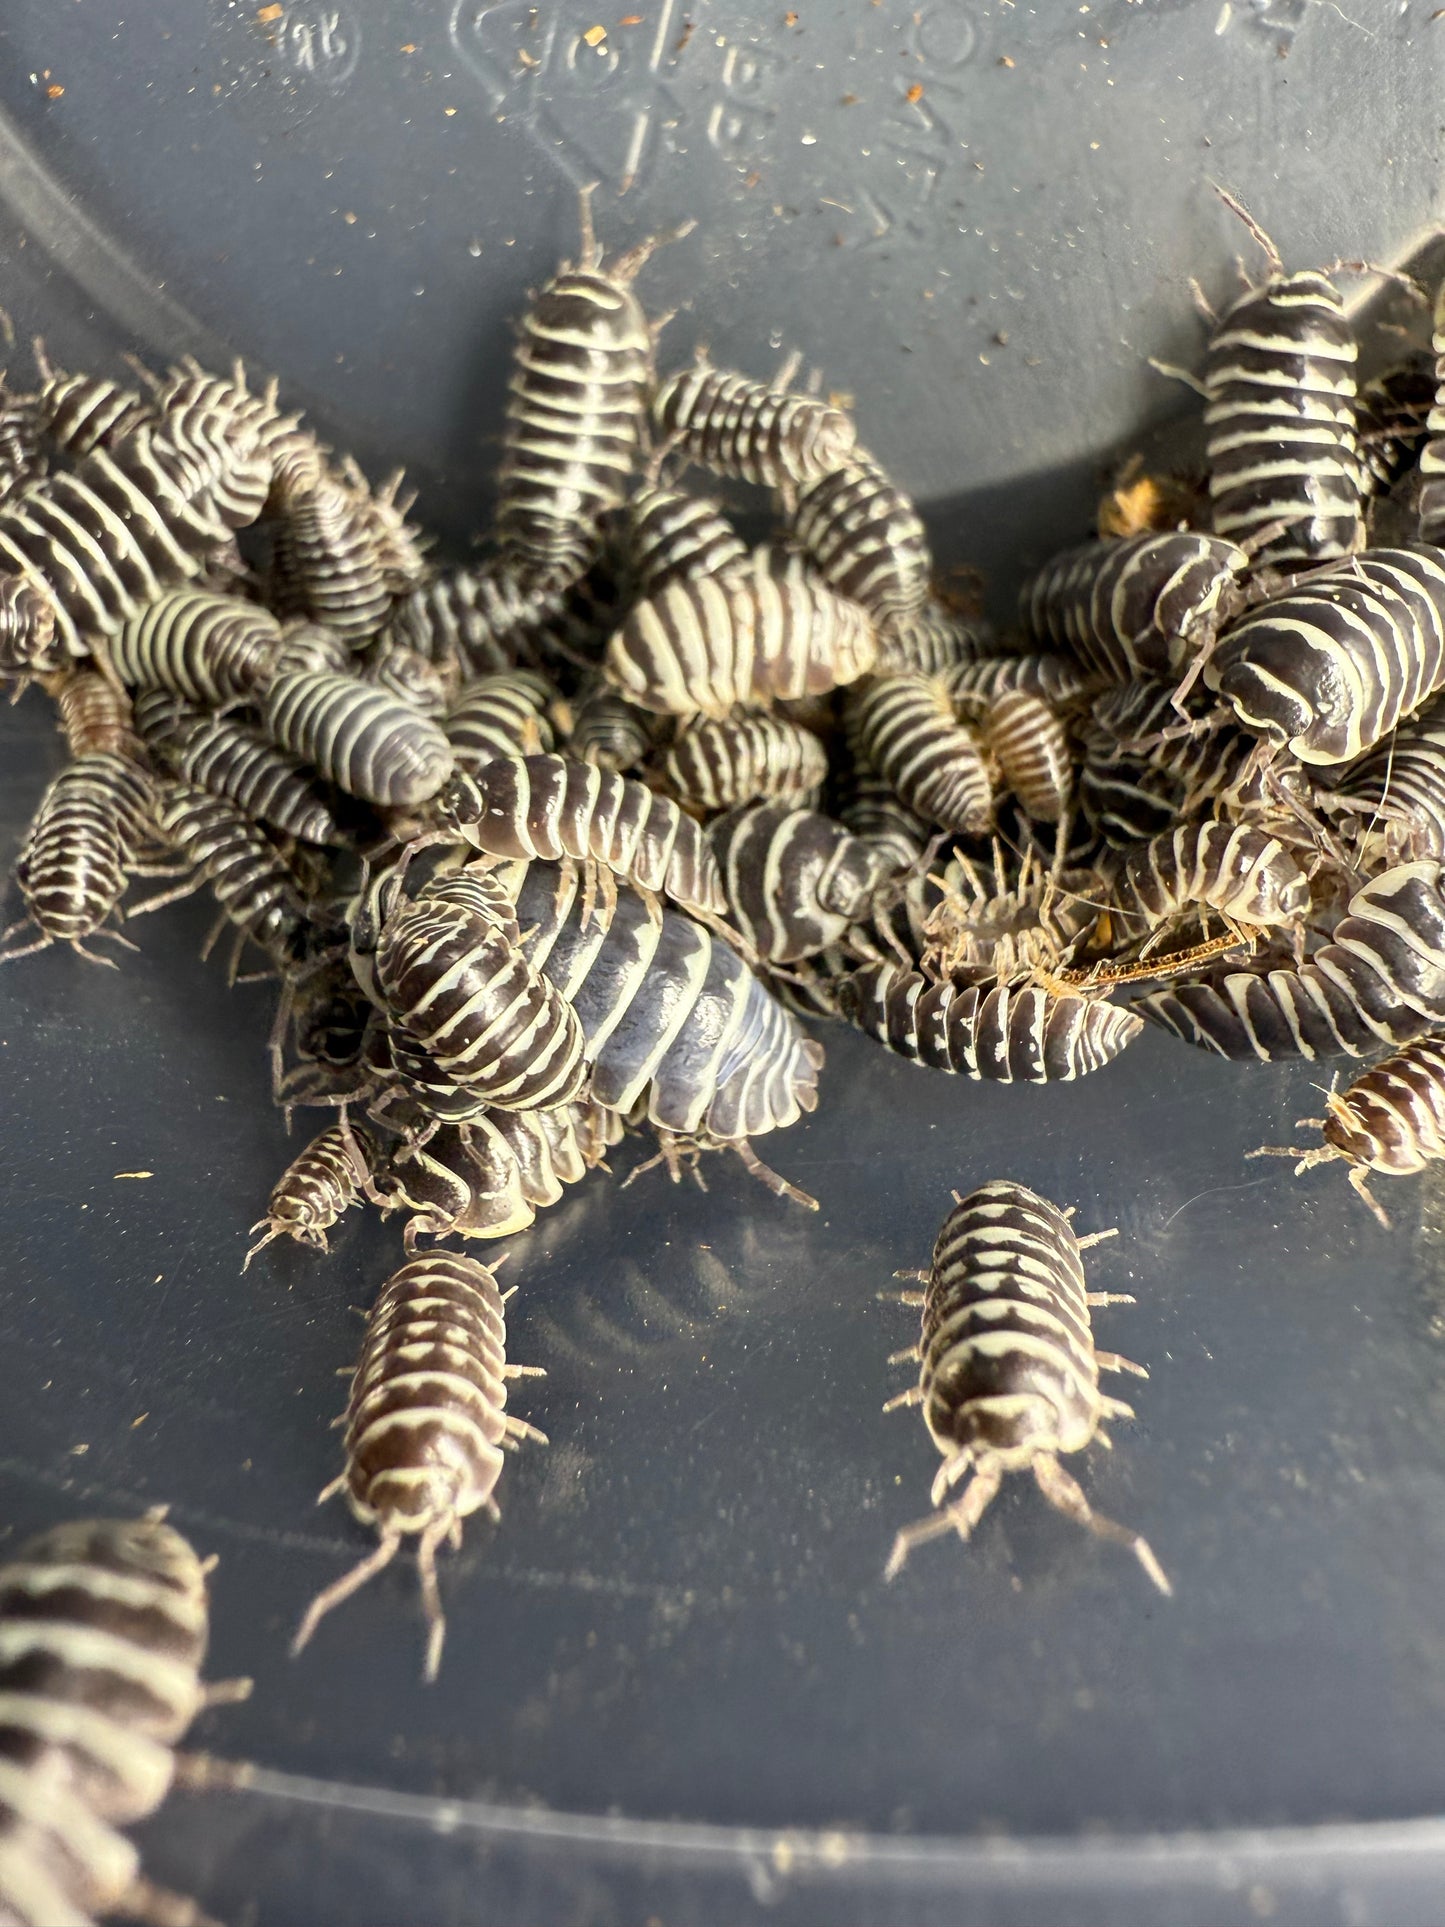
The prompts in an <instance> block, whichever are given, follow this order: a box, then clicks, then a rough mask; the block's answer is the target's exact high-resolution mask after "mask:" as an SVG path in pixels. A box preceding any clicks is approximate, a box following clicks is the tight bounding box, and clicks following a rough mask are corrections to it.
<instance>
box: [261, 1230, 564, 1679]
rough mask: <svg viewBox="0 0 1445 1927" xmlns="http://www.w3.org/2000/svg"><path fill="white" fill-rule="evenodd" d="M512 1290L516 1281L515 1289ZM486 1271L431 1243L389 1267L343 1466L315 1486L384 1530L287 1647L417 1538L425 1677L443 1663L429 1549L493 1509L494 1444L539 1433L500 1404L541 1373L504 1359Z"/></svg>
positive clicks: (299, 1642)
mask: <svg viewBox="0 0 1445 1927" xmlns="http://www.w3.org/2000/svg"><path fill="white" fill-rule="evenodd" d="M513 1289H514V1290H515V1286H514V1287H513ZM511 1295H512V1293H511V1292H506V1293H502V1292H500V1291H498V1289H497V1281H496V1279H495V1278H494V1277H493V1275H492V1273H491V1272H490V1271H489V1270H488V1269H487V1267H486V1266H485V1265H483V1264H479V1263H478V1262H477V1260H476V1259H475V1258H465V1257H462V1256H461V1255H460V1254H459V1253H457V1252H453V1251H434V1252H430V1253H429V1254H428V1255H427V1256H426V1257H424V1258H413V1259H411V1260H410V1261H409V1262H408V1263H407V1264H404V1265H403V1266H402V1267H401V1269H400V1271H396V1272H393V1273H392V1275H391V1277H390V1278H388V1280H387V1281H386V1283H385V1284H384V1285H383V1286H382V1288H381V1296H380V1297H379V1298H378V1299H377V1301H376V1304H375V1305H374V1306H373V1308H372V1311H371V1315H370V1317H369V1318H368V1319H367V1321H366V1337H365V1340H364V1341H363V1343H362V1349H361V1357H360V1359H359V1360H358V1362H357V1366H356V1371H355V1373H354V1375H353V1377H352V1381H351V1397H350V1400H349V1402H348V1404H347V1407H346V1431H345V1435H344V1436H345V1446H346V1470H345V1471H344V1472H343V1473H342V1474H341V1476H340V1478H338V1479H336V1480H334V1481H333V1482H332V1483H331V1484H330V1485H329V1486H327V1488H326V1490H325V1491H324V1492H323V1493H322V1495H321V1497H322V1499H323V1500H326V1499H329V1498H330V1497H331V1496H332V1494H333V1493H337V1492H344V1493H345V1494H346V1497H347V1500H348V1503H349V1504H350V1506H351V1510H352V1511H353V1512H354V1513H355V1515H356V1517H357V1518H358V1519H359V1520H360V1521H361V1523H362V1524H363V1525H372V1526H375V1527H376V1528H377V1530H378V1531H379V1533H380V1534H381V1542H380V1544H379V1545H378V1546H377V1548H376V1550H375V1551H374V1552H373V1553H371V1554H369V1555H368V1557H367V1558H365V1559H363V1560H362V1561H361V1563H360V1565H358V1566H355V1567H353V1569H352V1570H351V1571H350V1572H349V1573H347V1574H345V1576H344V1577H343V1578H341V1579H338V1580H337V1581H336V1582H335V1583H334V1584H333V1585H330V1586H328V1587H327V1588H326V1590H325V1591H324V1592H322V1593H319V1594H318V1595H317V1597H316V1598H315V1599H313V1600H312V1602H311V1604H310V1606H309V1607H308V1608H307V1611H306V1616H305V1617H304V1619H303V1620H302V1621H301V1624H300V1626H299V1628H298V1629H297V1633H296V1637H295V1639H294V1640H293V1641H292V1644H291V1651H292V1653H293V1654H295V1653H299V1652H300V1651H301V1649H302V1647H303V1646H305V1644H306V1643H307V1641H308V1640H309V1639H310V1638H311V1635H312V1634H313V1633H314V1632H315V1630H316V1628H317V1625H318V1624H319V1623H320V1621H321V1620H322V1619H323V1618H324V1617H325V1615H326V1614H327V1613H329V1612H330V1611H331V1610H332V1608H333V1607H334V1606H339V1605H340V1604H341V1603H342V1601H343V1600H346V1599H349V1598H350V1597H351V1595H352V1594H353V1593H354V1592H357V1591H358V1590H359V1589H360V1588H361V1587H362V1586H364V1585H365V1584H366V1582H367V1580H368V1579H370V1578H372V1577H373V1576H374V1575H375V1574H376V1573H378V1572H380V1571H381V1569H382V1568H383V1566H387V1565H389V1564H390V1563H391V1561H392V1560H393V1559H394V1558H395V1557H396V1554H397V1551H398V1549H399V1548H400V1546H401V1542H402V1540H403V1539H404V1538H406V1537H407V1536H408V1535H409V1534H416V1535H417V1536H418V1544H417V1566H418V1570H419V1572H420V1575H421V1593H422V1607H423V1610H424V1612H425V1614H426V1619H427V1625H428V1628H429V1632H428V1638H427V1652H426V1678H427V1679H429V1680H433V1679H435V1678H436V1676H437V1671H438V1668H439V1667H440V1665H441V1657H442V1641H443V1639H444V1638H445V1636H446V1620H445V1618H444V1616H443V1614H442V1607H441V1599H440V1596H439V1594H438V1591H437V1577H436V1555H437V1552H438V1550H439V1548H440V1547H441V1546H442V1545H443V1544H445V1543H450V1544H451V1545H452V1546H453V1547H456V1548H460V1546H461V1541H462V1522H463V1520H465V1519H467V1518H469V1517H470V1516H471V1514H472V1513H474V1512H478V1511H486V1512H489V1513H490V1514H491V1516H492V1518H493V1519H499V1518H500V1517H501V1513H500V1512H499V1510H498V1508H497V1502H496V1499H495V1497H494V1496H493V1495H494V1494H495V1492H496V1487H497V1480H498V1479H499V1478H500V1477H501V1474H502V1452H503V1448H504V1447H506V1446H511V1445H515V1444H516V1443H517V1441H518V1440H519V1439H524V1438H529V1439H536V1440H538V1441H539V1442H540V1443H541V1444H543V1445H545V1444H546V1442H547V1441H546V1437H545V1435H544V1434H543V1433H541V1432H539V1431H538V1430H537V1429H536V1427H535V1426H531V1425H528V1424H526V1423H525V1422H524V1421H523V1420H522V1419H519V1418H516V1417H514V1416H513V1415H512V1414H511V1413H510V1412H508V1411H507V1409H506V1407H507V1380H508V1379H509V1378H522V1377H540V1376H541V1374H540V1373H539V1372H537V1370H536V1368H535V1367H532V1366H526V1365H509V1364H508V1363H507V1323H506V1312H505V1309H504V1307H505V1305H506V1301H507V1299H508V1298H510V1297H511Z"/></svg>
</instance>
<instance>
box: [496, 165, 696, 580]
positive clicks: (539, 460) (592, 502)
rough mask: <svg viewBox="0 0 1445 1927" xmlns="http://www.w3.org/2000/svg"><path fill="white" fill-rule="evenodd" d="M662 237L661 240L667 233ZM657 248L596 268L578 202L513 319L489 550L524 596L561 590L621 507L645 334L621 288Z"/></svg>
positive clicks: (635, 429) (640, 397)
mask: <svg viewBox="0 0 1445 1927" xmlns="http://www.w3.org/2000/svg"><path fill="white" fill-rule="evenodd" d="M668 238H672V237H668ZM657 245H658V243H657V241H647V242H643V243H642V244H641V245H640V246H638V247H635V248H633V249H631V250H630V251H629V252H628V253H626V254H623V255H619V256H617V257H616V258H615V259H614V260H612V261H610V262H609V261H604V260H603V257H602V250H601V249H600V248H599V247H598V245H597V241H596V237H595V236H594V234H593V232H592V216H591V206H590V202H589V197H588V195H587V194H585V193H584V195H583V197H582V247H581V251H580V255H579V259H578V263H577V265H576V266H575V267H573V266H571V265H564V266H563V267H562V268H561V269H560V270H559V271H558V273H557V274H555V275H554V276H553V277H552V279H551V280H550V281H548V282H547V284H546V285H545V287H543V288H542V290H541V292H540V293H539V294H538V295H537V296H536V297H535V298H534V300H533V302H532V305H531V306H530V308H529V309H528V310H527V312H526V314H524V315H523V317H522V323H521V328H520V331H519V338H518V342H517V347H516V351H515V357H514V360H513V365H512V374H511V378H510V380H509V381H508V383H507V412H506V425H505V427H504V429H503V434H502V440H503V454H502V466H501V471H500V473H499V475H498V477H497V518H496V531H497V545H498V547H499V548H500V550H501V552H502V555H503V557H504V558H505V560H506V562H507V563H508V565H509V566H510V567H511V568H512V569H513V570H514V572H515V574H516V576H517V579H518V581H519V582H520V583H521V585H522V586H523V587H524V588H531V589H539V590H546V589H555V588H566V587H567V585H568V584H569V583H572V582H575V581H576V580H577V578H578V577H579V576H580V575H582V574H584V573H585V571H586V570H587V569H588V568H589V567H590V566H591V564H592V562H593V561H595V559H596V557H597V555H598V554H599V552H600V550H601V547H602V529H601V523H602V518H603V516H604V515H606V514H607V513H608V511H609V510H611V509H616V508H620V507H621V506H622V504H623V503H624V501H625V500H626V499H627V485H628V481H629V479H630V477H631V475H632V471H633V468H634V467H635V465H636V462H637V457H638V454H639V452H640V450H641V448H642V445H643V440H644V437H645V434H646V428H647V394H648V390H649V388H650V386H651V383H652V375H653V363H652V331H651V329H650V328H649V326H648V322H647V316H646V315H645V314H644V313H643V311H642V306H641V303H640V302H639V301H638V299H637V296H636V295H635V294H634V293H633V291H632V286H631V284H632V281H633V279H634V278H635V276H636V275H637V272H638V270H639V269H640V268H641V267H642V265H643V263H644V262H645V261H646V260H647V259H648V257H649V256H650V255H651V253H652V252H653V250H654V248H655V247H656V246H657Z"/></svg>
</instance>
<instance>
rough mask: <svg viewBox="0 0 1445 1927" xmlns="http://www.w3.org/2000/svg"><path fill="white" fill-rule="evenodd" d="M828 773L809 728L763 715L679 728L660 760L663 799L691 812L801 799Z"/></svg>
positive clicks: (695, 721) (703, 720) (699, 722)
mask: <svg viewBox="0 0 1445 1927" xmlns="http://www.w3.org/2000/svg"><path fill="white" fill-rule="evenodd" d="M827 774H828V752H827V750H826V749H825V748H824V746H823V743H822V742H821V740H820V739H819V738H818V737H817V736H815V735H814V734H813V732H812V731H811V730H809V729H804V728H803V727H802V726H801V725H800V724H798V723H795V722H792V721H790V720H789V719H788V718H787V717H786V716H774V715H771V714H769V713H768V712H767V711H766V710H762V711H757V712H755V713H753V714H742V715H737V716H726V717H723V718H721V719H715V718H713V717H708V716H700V717H695V718H694V719H693V720H692V721H690V722H686V723H684V724H682V725H681V726H680V727H679V729H678V731H677V733H676V735H675V736H674V737H673V739H672V741H671V743H670V744H669V745H668V747H667V750H666V752H665V754H664V755H663V757H662V781H663V784H664V786H665V788H666V789H667V791H668V793H669V795H672V796H675V797H676V798H677V800H678V802H679V803H683V804H686V805H688V806H689V807H691V808H694V809H703V810H727V809H731V808H733V806H734V805H735V804H739V803H746V802H750V801H751V800H752V799H753V798H754V797H774V796H804V795H806V794H807V793H808V792H809V791H810V790H814V789H816V788H817V787H818V786H819V785H820V784H821V783H822V782H823V781H824V779H825V778H826V777H827Z"/></svg>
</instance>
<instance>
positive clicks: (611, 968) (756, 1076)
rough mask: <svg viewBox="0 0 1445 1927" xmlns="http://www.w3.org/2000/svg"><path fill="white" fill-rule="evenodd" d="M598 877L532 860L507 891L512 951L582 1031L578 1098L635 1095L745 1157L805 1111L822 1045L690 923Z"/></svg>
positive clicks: (661, 1119) (681, 1126) (624, 1109)
mask: <svg viewBox="0 0 1445 1927" xmlns="http://www.w3.org/2000/svg"><path fill="white" fill-rule="evenodd" d="M605 882H606V879H605V877H599V876H598V875H597V873H596V870H595V868H594V867H593V866H582V865H578V864H576V863H563V864H552V863H533V864H531V865H529V866H528V869H527V873H526V876H525V878H524V879H523V881H522V884H521V887H520V889H519V891H518V894H517V918H518V921H519V923H520V924H521V927H522V948H523V951H524V953H525V955H526V956H527V957H528V958H529V960H530V961H531V962H532V964H533V966H534V967H535V968H537V969H539V970H541V971H542V972H543V973H544V974H545V975H546V977H547V979H548V980H549V982H551V983H552V984H554V985H555V986H556V988H557V989H558V991H559V992H560V993H561V995H562V996H563V997H565V998H566V1000H567V1002H568V1004H569V1005H570V1006H571V1007H572V1008H573V1009H574V1010H575V1011H576V1014H577V1017H578V1020H579V1021H580V1023H581V1025H582V1029H583V1032H584V1034H585V1036H586V1039H587V1055H588V1057H589V1059H590V1060H591V1062H592V1080H591V1084H590V1087H589V1090H590V1095H591V1096H592V1098H593V1099H594V1101H595V1102H597V1103H598V1104H601V1105H604V1106H605V1107H606V1108H607V1109H609V1110H613V1111H617V1112H620V1113H622V1114H623V1115H630V1114H631V1112H632V1110H633V1107H634V1105H640V1104H642V1103H643V1102H644V1101H645V1103H646V1109H647V1116H648V1118H649V1119H650V1120H651V1122H652V1123H654V1124H655V1125H657V1126H659V1127H660V1129H661V1130H662V1131H663V1132H667V1133H675V1134H677V1135H678V1136H681V1137H685V1138H689V1139H698V1140H702V1141H705V1142H709V1143H712V1142H721V1143H727V1144H731V1145H733V1146H734V1147H735V1148H736V1149H738V1150H739V1151H740V1152H742V1154H743V1155H744V1158H745V1159H746V1158H747V1156H748V1152H747V1146H746V1140H747V1139H748V1138H751V1137H758V1136H761V1135H762V1134H763V1133H764V1132H767V1131H776V1130H782V1129H784V1128H785V1127H786V1126H787V1125H789V1124H792V1123H794V1122H795V1121H796V1119H797V1118H798V1116H799V1115H800V1114H801V1113H802V1112H803V1111H811V1110H812V1109H813V1108H814V1106H815V1104H816V1103H817V1081H818V1067H819V1065H820V1064H821V1063H822V1058H823V1053H822V1051H821V1049H820V1048H819V1046H818V1045H816V1044H815V1043H813V1042H812V1041H811V1039H809V1038H806V1037H804V1036H803V1034H802V1032H801V1031H800V1030H799V1028H798V1026H797V1024H796V1023H795V1021H794V1020H793V1018H792V1017H791V1016H790V1015H789V1014H788V1012H787V1011H785V1010H784V1009H783V1008H782V1006H781V1005H780V1004H779V1003H778V1002H777V1001H776V1000H775V999H774V998H773V997H772V996H771V995H770V993H769V992H768V990H767V988H766V986H765V985H764V984H763V983H761V982H760V981H759V979H758V978H756V977H754V976H753V974H752V972H751V971H750V970H749V969H748V968H747V966H746V964H744V963H743V962H742V961H741V959H740V958H739V957H738V956H736V955H735V953H734V952H733V951H732V950H731V949H729V947H728V946H727V945H726V944H725V943H723V942H721V941H720V940H719V939H717V938H716V937H714V936H712V935H711V933H710V932H709V931H707V930H706V929H704V928H703V926H702V925H701V924H698V923H695V922H694V921H693V920H692V919H691V918H690V917H686V916H683V915H682V914H680V913H679V912H677V911H674V910H665V909H664V908H663V907H662V906H661V905H660V904H659V903H658V901H657V899H656V897H655V896H653V895H652V893H651V892H650V891H646V890H639V889H637V888H636V887H635V886H634V885H632V884H628V883H618V884H617V885H615V886H614V888H613V890H612V891H611V892H610V893H609V892H608V891H607V890H606V889H605ZM777 1188H786V1187H781V1186H780V1185H779V1187H777ZM809 1202H811V1200H810V1201H809Z"/></svg>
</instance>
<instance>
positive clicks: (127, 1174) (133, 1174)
mask: <svg viewBox="0 0 1445 1927" xmlns="http://www.w3.org/2000/svg"><path fill="white" fill-rule="evenodd" d="M154 1176H155V1172H154V1171H117V1172H116V1174H115V1177H114V1179H113V1180H112V1182H113V1183H117V1184H118V1183H119V1182H120V1180H121V1179H122V1178H153V1177H154Z"/></svg>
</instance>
